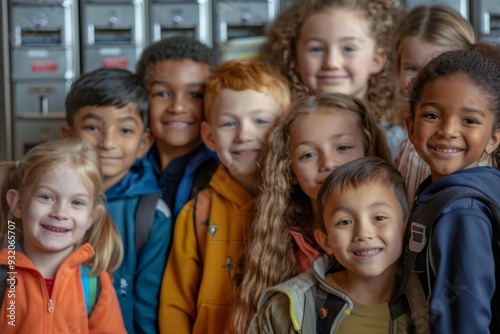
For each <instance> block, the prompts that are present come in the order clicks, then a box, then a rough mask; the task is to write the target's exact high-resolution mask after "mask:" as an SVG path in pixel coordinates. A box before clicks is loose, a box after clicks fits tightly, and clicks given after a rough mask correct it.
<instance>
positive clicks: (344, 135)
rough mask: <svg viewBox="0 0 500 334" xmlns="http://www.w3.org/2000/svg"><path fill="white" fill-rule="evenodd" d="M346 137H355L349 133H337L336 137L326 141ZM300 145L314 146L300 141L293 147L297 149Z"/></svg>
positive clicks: (307, 141) (309, 141)
mask: <svg viewBox="0 0 500 334" xmlns="http://www.w3.org/2000/svg"><path fill="white" fill-rule="evenodd" d="M346 136H349V137H355V136H354V135H353V134H351V133H339V134H337V135H333V136H330V137H328V139H330V140H331V139H339V138H342V137H346ZM301 145H315V143H314V142H313V141H311V140H304V141H301V142H300V143H298V144H297V145H295V146H294V147H299V146H301Z"/></svg>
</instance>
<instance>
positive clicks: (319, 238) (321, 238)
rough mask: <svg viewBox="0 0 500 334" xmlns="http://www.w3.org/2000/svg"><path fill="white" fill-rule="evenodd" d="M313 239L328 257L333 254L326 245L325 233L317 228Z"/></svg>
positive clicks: (326, 237) (326, 236)
mask: <svg viewBox="0 0 500 334" xmlns="http://www.w3.org/2000/svg"><path fill="white" fill-rule="evenodd" d="M314 238H315V239H316V242H317V243H318V245H320V246H321V248H323V250H324V251H325V253H327V254H329V255H332V254H333V248H332V247H330V244H329V243H328V235H327V234H326V233H325V232H323V231H322V230H320V229H319V228H317V229H316V230H314Z"/></svg>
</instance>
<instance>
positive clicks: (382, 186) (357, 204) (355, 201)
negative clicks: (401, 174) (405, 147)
mask: <svg viewBox="0 0 500 334" xmlns="http://www.w3.org/2000/svg"><path fill="white" fill-rule="evenodd" d="M373 203H384V204H386V205H387V206H389V207H391V208H392V209H396V210H401V211H402V210H403V209H402V206H401V203H400V202H399V199H398V197H397V195H396V192H395V190H394V188H393V186H392V185H390V184H389V182H388V181H384V180H382V179H380V178H372V179H369V180H365V181H364V182H360V183H359V184H354V183H353V182H349V183H347V184H345V185H342V184H336V185H335V186H334V187H333V188H332V189H331V191H330V193H329V194H328V196H327V198H326V201H325V208H328V209H330V210H332V209H334V208H336V207H353V208H359V209H361V208H362V207H363V206H369V205H372V204H373ZM328 209H327V210H328ZM325 211H326V210H325Z"/></svg>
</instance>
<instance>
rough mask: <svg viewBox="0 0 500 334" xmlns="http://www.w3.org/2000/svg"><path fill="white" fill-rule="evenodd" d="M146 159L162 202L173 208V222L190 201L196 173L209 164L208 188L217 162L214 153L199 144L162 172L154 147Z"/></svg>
mask: <svg viewBox="0 0 500 334" xmlns="http://www.w3.org/2000/svg"><path fill="white" fill-rule="evenodd" d="M147 159H148V161H149V162H150V163H151V164H152V165H153V167H154V172H155V175H156V179H157V180H158V184H159V185H160V188H161V189H162V192H163V195H162V198H163V200H164V201H165V203H167V205H168V206H169V207H170V208H173V218H174V221H175V218H176V217H177V215H178V214H179V212H180V211H181V209H182V207H183V206H184V205H185V204H186V203H187V202H188V201H189V200H190V199H191V194H192V190H193V185H194V181H195V177H196V176H197V172H198V171H199V170H200V169H201V168H202V167H203V166H204V165H205V164H211V167H210V170H209V171H208V174H209V175H207V177H206V178H205V179H206V186H208V183H209V181H210V178H211V176H212V174H213V173H215V170H216V169H217V164H218V162H219V159H218V158H217V155H216V153H215V152H212V151H210V150H209V149H208V148H207V147H206V146H205V144H201V145H200V146H199V147H198V148H197V149H196V150H194V151H193V152H191V153H189V154H187V155H184V156H182V157H178V158H176V159H174V160H172V161H171V162H170V164H169V165H168V166H167V168H166V169H165V170H164V171H161V162H160V157H159V155H158V151H157V148H156V145H154V146H153V147H152V148H151V149H150V150H149V152H148V155H147ZM198 190H200V189H198Z"/></svg>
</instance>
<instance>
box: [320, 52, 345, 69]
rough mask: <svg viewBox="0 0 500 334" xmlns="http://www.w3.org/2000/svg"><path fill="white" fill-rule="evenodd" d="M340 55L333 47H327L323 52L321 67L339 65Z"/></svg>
mask: <svg viewBox="0 0 500 334" xmlns="http://www.w3.org/2000/svg"><path fill="white" fill-rule="evenodd" d="M341 62H342V56H341V55H340V53H339V52H337V51H336V50H335V49H329V50H327V51H326V52H325V55H324V59H323V69H336V68H339V67H340V64H341Z"/></svg>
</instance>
